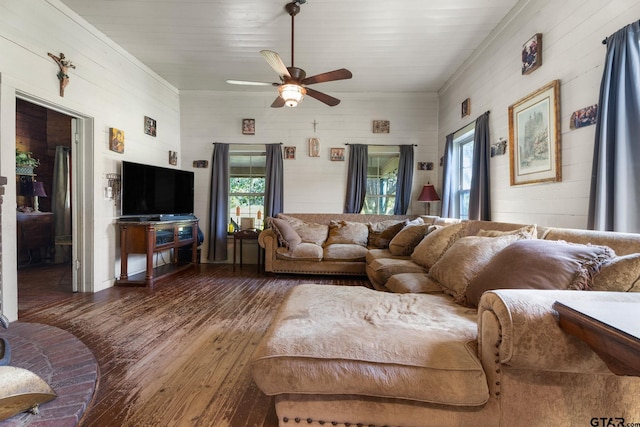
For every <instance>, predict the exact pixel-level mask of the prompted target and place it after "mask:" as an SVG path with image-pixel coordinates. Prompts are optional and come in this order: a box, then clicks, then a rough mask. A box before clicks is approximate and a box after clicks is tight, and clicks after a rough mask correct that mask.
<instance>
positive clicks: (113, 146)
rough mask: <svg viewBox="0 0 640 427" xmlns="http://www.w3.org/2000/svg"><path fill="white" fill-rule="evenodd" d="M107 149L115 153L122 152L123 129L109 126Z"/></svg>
mask: <svg viewBox="0 0 640 427" xmlns="http://www.w3.org/2000/svg"><path fill="white" fill-rule="evenodd" d="M109 150H111V151H115V152H116V153H120V154H122V153H124V131H123V130H120V129H118V128H109Z"/></svg>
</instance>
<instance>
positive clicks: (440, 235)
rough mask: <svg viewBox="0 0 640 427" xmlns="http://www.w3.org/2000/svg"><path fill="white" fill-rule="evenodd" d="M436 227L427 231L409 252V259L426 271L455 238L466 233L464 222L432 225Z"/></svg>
mask: <svg viewBox="0 0 640 427" xmlns="http://www.w3.org/2000/svg"><path fill="white" fill-rule="evenodd" d="M434 227H436V229H435V230H434V231H433V232H431V233H429V235H428V236H427V237H425V238H424V239H423V240H422V241H421V242H420V243H419V244H418V246H416V248H415V250H414V251H413V253H412V254H411V260H412V261H413V262H415V263H416V264H418V265H420V266H421V267H423V268H425V269H426V270H427V271H428V270H429V269H430V268H431V267H432V266H433V264H435V263H436V262H437V261H438V260H439V259H440V257H442V255H443V254H444V253H445V252H446V251H447V249H449V248H450V247H451V245H453V244H454V243H455V242H456V240H458V239H459V238H461V237H463V236H464V235H465V234H466V227H467V223H466V222H461V223H458V224H453V225H447V226H437V225H436V226H434Z"/></svg>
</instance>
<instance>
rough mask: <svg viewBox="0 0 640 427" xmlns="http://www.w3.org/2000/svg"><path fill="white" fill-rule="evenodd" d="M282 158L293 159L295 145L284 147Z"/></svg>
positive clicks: (294, 156) (294, 157)
mask: <svg viewBox="0 0 640 427" xmlns="http://www.w3.org/2000/svg"><path fill="white" fill-rule="evenodd" d="M284 158H285V160H295V159H296V147H284Z"/></svg>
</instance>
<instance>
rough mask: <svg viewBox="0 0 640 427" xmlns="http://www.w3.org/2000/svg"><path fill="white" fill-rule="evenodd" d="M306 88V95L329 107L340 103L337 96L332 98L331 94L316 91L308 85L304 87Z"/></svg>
mask: <svg viewBox="0 0 640 427" xmlns="http://www.w3.org/2000/svg"><path fill="white" fill-rule="evenodd" d="M305 89H306V90H307V95H309V96H310V97H312V98H315V99H317V100H318V101H320V102H324V103H325V104H327V105H328V106H329V107H335V106H336V105H338V104H340V100H339V99H338V98H334V97H333V96H330V95H327V94H326V93H322V92H318V91H317V90H313V89H311V88H309V87H306V88H305Z"/></svg>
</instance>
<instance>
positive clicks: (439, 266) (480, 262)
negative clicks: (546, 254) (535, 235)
mask: <svg viewBox="0 0 640 427" xmlns="http://www.w3.org/2000/svg"><path fill="white" fill-rule="evenodd" d="M521 236H524V235H518V234H511V235H506V236H500V237H479V236H469V237H462V238H461V239H459V240H458V241H456V242H455V243H454V244H453V245H451V247H450V248H449V249H448V250H447V251H446V252H445V253H444V255H442V258H440V259H439V260H438V261H437V262H436V263H435V264H434V265H433V266H432V267H431V269H430V270H429V275H430V276H431V277H432V278H434V279H435V280H437V281H438V282H440V285H441V286H442V290H443V291H444V292H445V293H446V294H448V295H451V296H452V297H453V298H454V299H455V301H456V302H457V303H459V304H464V297H465V291H466V289H467V286H468V285H469V282H471V280H472V279H473V278H474V277H476V276H477V275H478V273H480V272H481V271H482V269H483V268H484V267H485V266H486V265H487V264H488V263H489V261H491V259H492V258H493V257H494V255H496V254H497V253H499V252H500V251H502V250H503V249H504V248H506V247H507V246H509V245H510V244H512V243H513V242H515V241H516V240H518V239H520V238H521Z"/></svg>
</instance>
